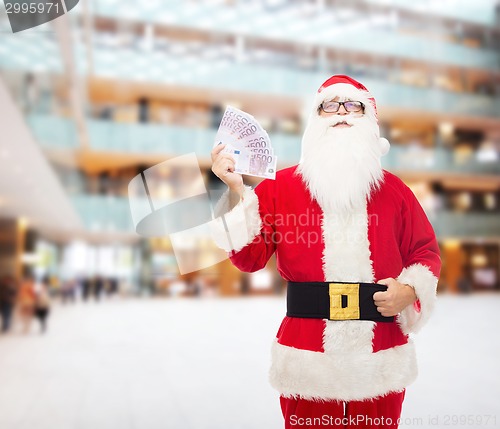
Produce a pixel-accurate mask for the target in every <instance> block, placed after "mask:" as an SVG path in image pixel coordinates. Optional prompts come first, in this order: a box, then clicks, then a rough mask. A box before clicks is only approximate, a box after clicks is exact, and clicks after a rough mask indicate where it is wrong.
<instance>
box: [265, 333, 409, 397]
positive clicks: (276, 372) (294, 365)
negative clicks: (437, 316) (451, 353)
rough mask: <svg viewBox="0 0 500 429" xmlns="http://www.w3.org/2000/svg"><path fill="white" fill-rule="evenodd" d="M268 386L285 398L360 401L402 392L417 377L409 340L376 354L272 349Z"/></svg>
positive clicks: (279, 346)
mask: <svg viewBox="0 0 500 429" xmlns="http://www.w3.org/2000/svg"><path fill="white" fill-rule="evenodd" d="M272 357H273V364H272V366H271V371H270V382H271V385H272V386H273V387H274V388H275V389H276V390H277V391H278V392H279V393H280V394H281V395H282V396H285V397H300V398H303V399H307V400H334V399H337V400H342V401H361V400H364V399H369V398H375V397H377V396H383V395H385V394H387V393H389V392H399V391H402V390H403V389H404V388H405V387H406V386H408V385H409V384H410V383H412V382H413V381H414V380H415V378H416V376H417V363H416V357H415V348H414V346H413V343H412V342H409V343H407V344H404V345H402V346H397V347H393V348H391V349H387V350H381V351H379V352H377V353H372V352H371V351H370V352H368V353H366V352H365V353H360V352H358V353H345V352H344V353H342V352H338V353H321V352H312V351H309V350H301V349H296V348H293V347H288V346H284V345H282V344H279V343H278V342H277V341H275V343H274V344H273V348H272Z"/></svg>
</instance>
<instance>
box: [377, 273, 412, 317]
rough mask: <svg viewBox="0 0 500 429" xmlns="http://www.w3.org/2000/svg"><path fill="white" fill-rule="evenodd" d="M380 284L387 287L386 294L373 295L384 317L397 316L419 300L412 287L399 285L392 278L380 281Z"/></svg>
mask: <svg viewBox="0 0 500 429" xmlns="http://www.w3.org/2000/svg"><path fill="white" fill-rule="evenodd" d="M378 284H382V285H386V286H387V290H386V291H385V292H375V293H374V294H373V300H374V301H375V305H376V306H377V310H378V312H379V313H380V314H382V316H386V317H390V316H395V315H396V314H399V313H400V312H401V311H403V309H405V308H406V307H407V306H408V305H410V304H413V303H414V302H415V301H416V300H417V295H415V290H414V289H413V288H412V287H411V286H409V285H405V284H403V283H399V282H398V281H397V280H395V279H393V278H392V277H391V278H388V279H383V280H380V281H378Z"/></svg>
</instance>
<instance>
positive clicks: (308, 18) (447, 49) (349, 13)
mask: <svg viewBox="0 0 500 429" xmlns="http://www.w3.org/2000/svg"><path fill="white" fill-rule="evenodd" d="M398 3H399V2H398ZM416 3H418V2H416ZM433 3H434V2H433ZM437 3H439V2H437ZM476 3H477V2H474V4H476ZM303 9H304V7H302V6H301V5H298V4H295V5H294V4H286V3H283V4H282V5H280V6H278V7H274V8H272V7H270V6H267V7H266V5H265V2H262V3H261V2H254V4H249V3H247V2H240V3H238V2H237V3H235V4H234V5H233V6H229V7H228V6H226V5H224V4H216V3H213V2H206V3H196V4H194V3H190V2H182V3H181V2H168V1H167V2H165V1H163V2H161V6H156V7H155V6H151V5H149V4H148V2H146V3H143V4H142V6H138V5H134V6H131V5H130V4H127V2H118V3H117V2H115V1H114V0H100V1H98V2H96V7H95V13H96V14H97V15H98V16H104V17H109V18H115V19H133V20H138V21H142V22H148V23H149V22H151V23H158V24H163V25H171V26H179V27H184V28H189V29H196V30H200V31H203V32H206V31H211V32H214V33H219V32H222V33H223V34H237V35H241V36H248V37H258V38H259V39H262V38H264V39H269V40H271V41H273V42H276V41H278V42H280V41H281V42H285V43H297V44H299V45H304V44H307V45H309V46H314V45H316V46H319V47H327V48H333V49H342V50H344V49H346V45H345V40H349V51H350V52H353V51H361V52H366V53H369V54H370V55H375V54H380V55H386V56H396V57H401V58H406V59H413V60H417V61H431V62H439V63H444V64H449V65H456V66H461V67H473V68H484V69H491V70H498V53H496V52H494V51H488V50H484V49H476V48H470V47H467V46H464V45H459V44H454V43H445V42H440V41H439V40H431V39H427V38H425V37H419V36H414V35H410V34H405V32H404V31H399V30H400V29H399V26H398V24H397V22H394V19H393V18H392V17H391V15H390V14H386V15H385V16H373V15H370V14H368V13H366V12H364V11H361V10H359V11H356V10H355V8H353V7H350V6H349V5H347V6H346V7H341V6H336V7H335V8H326V9H325V10H323V11H322V12H321V13H314V11H306V10H303ZM430 9H432V10H433V9H434V8H432V7H431V8H430ZM446 9H454V7H450V5H449V4H447V6H444V7H442V8H441V9H440V10H446ZM468 9H471V8H468ZM482 9H484V10H485V11H489V12H485V14H488V13H489V14H490V15H492V16H493V15H494V5H489V6H486V7H483V8H482ZM466 10H467V9H466ZM131 11H133V13H132V14H130V12H131ZM425 25H427V23H426V22H425V21H424V22H422V26H425ZM402 30H404V29H402ZM366 34H370V37H366ZM373 40H376V41H377V43H373ZM137 44H140V41H138V42H137ZM207 49H209V47H207ZM199 55H203V52H200V53H199ZM243 55H244V53H243Z"/></svg>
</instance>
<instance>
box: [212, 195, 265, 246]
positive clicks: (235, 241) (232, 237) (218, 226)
mask: <svg viewBox="0 0 500 429" xmlns="http://www.w3.org/2000/svg"><path fill="white" fill-rule="evenodd" d="M214 214H215V220H214V221H212V222H210V229H211V233H212V238H213V240H214V241H215V244H217V246H219V247H220V248H221V249H224V250H225V251H226V252H230V251H233V250H234V251H235V252H238V251H239V250H241V249H242V248H243V247H245V246H246V245H247V244H250V243H251V242H252V241H253V240H254V238H255V237H256V236H257V235H258V234H259V232H260V230H261V227H262V220H261V218H260V215H259V200H258V198H257V195H256V194H255V192H254V191H253V189H252V188H250V187H248V186H245V191H244V193H243V199H242V200H241V201H240V202H239V203H238V204H237V205H236V206H234V207H233V208H232V209H230V207H229V191H226V192H225V193H224V194H222V197H221V198H220V200H219V201H218V203H217V204H216V206H215V209H214Z"/></svg>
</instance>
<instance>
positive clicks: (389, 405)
mask: <svg viewBox="0 0 500 429" xmlns="http://www.w3.org/2000/svg"><path fill="white" fill-rule="evenodd" d="M404 396H405V392H404V391H403V392H397V393H389V394H388V395H385V396H380V397H378V398H374V399H371V400H366V401H350V402H343V401H324V402H316V401H308V400H305V399H288V398H283V397H280V402H281V411H282V412H283V417H284V418H285V429H330V428H356V429H389V428H390V429H393V428H397V427H398V419H399V417H400V415H401V407H402V405H403V399H404Z"/></svg>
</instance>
